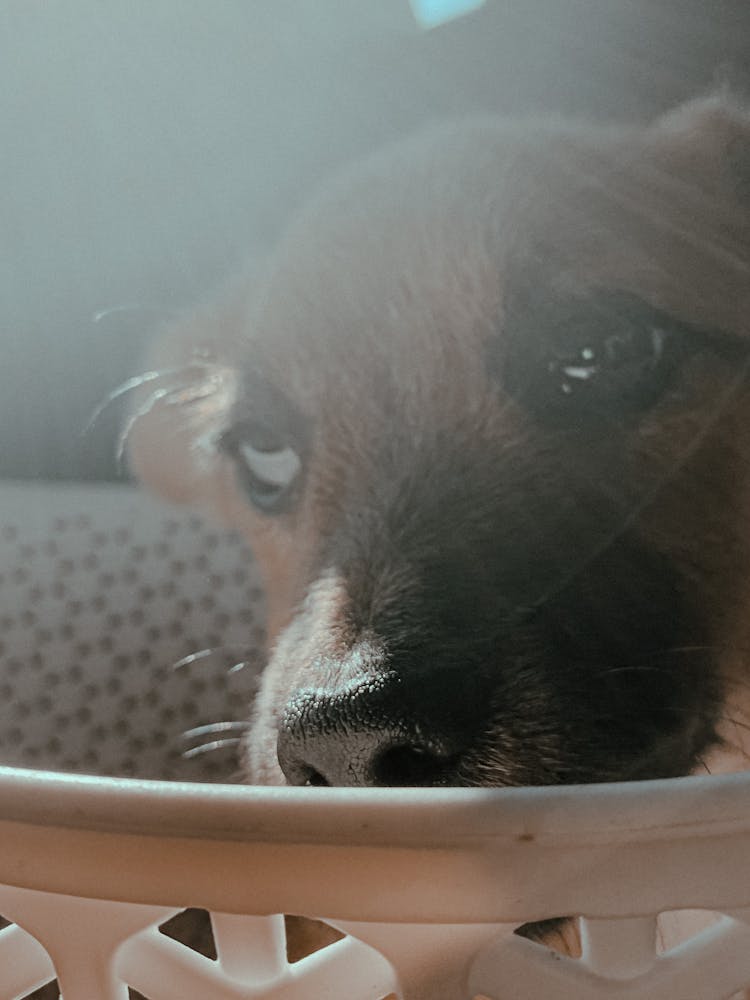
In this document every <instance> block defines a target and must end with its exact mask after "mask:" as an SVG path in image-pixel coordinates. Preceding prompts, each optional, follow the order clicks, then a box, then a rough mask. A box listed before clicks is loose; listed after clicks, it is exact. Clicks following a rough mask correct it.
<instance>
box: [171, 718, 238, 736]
mask: <svg viewBox="0 0 750 1000" xmlns="http://www.w3.org/2000/svg"><path fill="white" fill-rule="evenodd" d="M247 727H248V723H247V722H230V721H227V722H209V723H208V724H207V725H205V726H196V727H195V728H194V729H186V730H185V732H184V733H183V734H182V738H183V739H184V740H191V739H194V738H196V737H198V736H209V735H212V734H213V733H237V732H244V731H245V730H246V729H247Z"/></svg>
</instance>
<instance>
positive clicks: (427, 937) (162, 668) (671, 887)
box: [0, 486, 750, 1000]
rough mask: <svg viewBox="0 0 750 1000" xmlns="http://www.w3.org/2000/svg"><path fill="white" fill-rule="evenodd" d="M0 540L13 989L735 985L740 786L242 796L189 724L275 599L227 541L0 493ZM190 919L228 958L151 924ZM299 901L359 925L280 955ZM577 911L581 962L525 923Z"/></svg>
mask: <svg viewBox="0 0 750 1000" xmlns="http://www.w3.org/2000/svg"><path fill="white" fill-rule="evenodd" d="M0 555H2V561H0V625H1V626H2V629H1V630H0V643H1V644H2V646H1V651H2V658H1V659H0V753H1V754H2V760H3V761H4V762H5V763H6V765H7V766H5V767H1V768H0V913H2V914H3V915H4V917H5V918H6V919H7V920H8V921H10V923H9V925H8V926H6V927H5V928H4V929H3V930H1V931H0V1000H11V998H21V997H28V996H31V995H33V994H34V991H35V990H39V993H38V995H39V996H40V997H41V996H45V997H48V996H53V995H56V991H57V987H54V986H48V987H45V986H44V984H45V983H49V982H50V981H51V980H53V979H55V977H57V980H58V981H59V988H60V989H61V991H62V993H63V995H64V997H65V1000H126V998H127V997H128V996H129V995H130V996H134V995H135V994H134V993H131V992H130V990H132V991H136V990H137V991H138V993H140V994H141V995H142V996H144V997H147V998H148V1000H192V998H196V1000H198V998H200V1000H250V998H253V1000H255V998H258V1000H260V998H263V1000H265V998H268V1000H271V998H273V1000H303V998H304V1000H381V998H382V997H385V996H388V995H393V996H395V997H398V998H406V1000H417V998H423V1000H466V998H469V997H473V996H475V995H480V994H481V995H483V996H486V997H489V998H490V1000H543V998H548V997H549V998H553V997H554V998H555V1000H558V998H559V1000H589V998H595V997H612V998H621V1000H625V998H636V997H637V998H649V1000H668V998H669V1000H719V998H726V997H731V996H734V995H744V994H743V993H741V992H740V991H742V990H744V989H745V988H746V987H747V986H748V984H750V779H749V777H748V776H746V775H743V774H738V775H729V776H725V777H721V778H715V777H712V778H708V777H707V778H688V779H682V780H679V781H672V782H649V783H643V784H631V785H621V786H599V787H588V788H561V789H518V790H506V791H470V790H449V789H448V790H413V789H394V790H364V789H363V790H347V789H286V788H279V789H259V788H247V787H243V786H241V785H238V784H231V782H232V780H233V778H234V763H233V758H232V748H231V747H230V748H228V749H226V750H224V749H222V748H219V749H217V750H216V751H215V752H212V753H206V754H200V755H198V756H195V757H192V758H188V759H184V758H183V757H182V756H181V751H182V749H183V748H184V741H183V740H182V735H181V734H182V733H183V732H184V731H185V730H189V729H194V728H196V727H200V726H203V725H208V724H210V723H213V722H215V721H217V720H221V721H229V722H231V721H241V720H242V719H243V718H245V717H246V716H247V709H248V705H249V703H250V701H251V699H252V696H253V692H254V685H255V677H256V676H257V670H256V669H255V668H257V666H258V664H259V663H260V662H261V661H260V657H261V653H260V647H261V643H262V625H261V623H262V607H261V603H262V602H261V594H260V591H259V589H258V585H257V580H256V579H255V577H254V574H253V569H252V560H251V557H250V555H249V553H247V551H246V550H245V549H244V548H242V547H241V546H240V545H239V544H238V543H237V540H236V539H232V538H227V537H224V536H223V535H221V534H220V533H218V532H216V531H215V530H213V529H212V528H210V527H208V526H206V525H204V524H203V523H202V522H201V521H200V520H198V519H195V518H193V517H192V516H189V515H184V516H179V515H178V516H176V515H175V514H174V512H173V511H167V510H166V509H165V508H163V507H160V506H158V505H156V504H155V503H153V502H151V501H149V500H146V499H145V498H143V497H140V496H137V495H135V494H133V493H132V492H130V491H129V490H127V489H120V488H82V487H65V488H55V489H52V488H50V487H12V486H8V487H3V489H2V490H1V491H0ZM219 647H221V648H219ZM208 648H212V652H211V653H204V654H203V655H200V656H194V657H193V658H192V659H191V658H190V657H191V654H195V653H196V652H197V651H199V650H205V649H208ZM186 658H187V659H186ZM176 663H177V664H181V665H179V666H177V667H176V668H175V667H173V665H174V664H176ZM238 663H245V664H247V666H244V667H243V668H237V669H234V670H232V669H230V668H231V667H233V666H235V665H236V664H238ZM227 731H228V732H230V733H231V732H233V730H227ZM199 735H200V734H199ZM214 736H216V734H215V733H213V732H211V733H209V734H208V736H207V739H209V741H211V740H213V738H214ZM220 737H221V733H219V734H218V738H220ZM45 768H46V769H47V770H45ZM61 771H65V772H66V773H59V772H61ZM56 772H58V773H56ZM77 772H78V773H77ZM80 772H89V773H88V774H85V773H80ZM95 774H99V775H105V777H97V776H94V775H95ZM156 779H161V780H156ZM164 779H169V780H164ZM217 779H222V780H223V781H224V782H225V783H223V784H222V783H207V780H210V781H211V782H216V781H217ZM187 907H200V908H203V909H206V910H209V911H210V912H211V914H212V917H211V920H212V929H213V938H214V941H215V947H216V952H217V958H216V959H211V958H207V957H204V956H203V955H200V954H198V953H197V952H196V951H195V950H193V949H192V948H191V947H189V946H188V944H185V943H180V942H178V941H175V940H174V939H173V938H171V937H167V936H166V935H165V934H163V933H160V931H159V928H160V926H162V925H163V924H164V923H165V922H166V921H168V920H169V919H170V918H171V917H173V916H174V915H175V914H176V913H178V912H179V911H181V910H183V909H185V908H187ZM683 910H692V911H694V910H701V911H714V912H716V913H718V914H720V916H719V917H718V918H716V919H714V918H711V919H706V920H701V919H700V915H699V916H698V918H696V921H695V922H696V923H697V924H699V925H702V928H701V929H700V930H699V931H698V932H697V933H696V934H693V935H692V936H691V934H690V930H689V925H690V923H691V921H693V917H691V918H690V921H685V920H682V921H681V922H680V933H681V934H682V936H683V937H684V936H685V935H687V936H688V939H687V940H685V941H683V942H682V943H680V944H677V945H674V946H672V943H671V939H670V937H669V928H668V927H667V924H668V921H667V920H665V919H662V925H661V930H657V922H656V918H657V915H658V914H663V913H665V912H667V911H683ZM282 913H293V914H303V915H307V916H313V917H320V918H322V919H325V920H326V921H327V922H328V923H330V924H332V925H333V926H335V927H336V928H338V929H340V930H341V931H343V932H344V933H345V936H344V937H343V938H342V939H340V940H338V941H337V942H335V943H334V944H331V945H329V946H327V947H325V948H323V949H321V950H319V951H317V952H315V953H314V954H313V955H310V956H309V957H307V958H304V959H302V960H300V961H297V962H293V963H290V962H289V961H288V959H287V953H286V947H285V938H284V922H283V918H282V917H281V916H279V914H282ZM561 914H566V915H579V916H581V917H582V918H583V919H582V920H581V935H582V945H583V954H582V956H581V957H580V958H570V957H566V956H563V955H561V954H559V953H558V952H556V951H553V950H551V949H549V948H546V947H542V946H540V945H537V944H534V943H532V942H530V941H528V940H525V939H523V938H520V937H518V936H517V935H514V934H513V933H512V931H513V929H514V928H515V927H516V926H518V924H520V923H522V922H525V921H528V920H540V919H543V918H546V917H554V916H559V915H561ZM706 924H708V925H709V926H705V925H706ZM45 990H46V992H45Z"/></svg>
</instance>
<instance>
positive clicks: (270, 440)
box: [220, 424, 302, 513]
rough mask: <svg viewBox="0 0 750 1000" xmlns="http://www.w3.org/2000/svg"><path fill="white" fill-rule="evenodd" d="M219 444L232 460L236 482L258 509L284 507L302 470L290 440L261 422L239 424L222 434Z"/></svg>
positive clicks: (278, 509) (275, 509) (265, 510)
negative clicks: (236, 475) (235, 472)
mask: <svg viewBox="0 0 750 1000" xmlns="http://www.w3.org/2000/svg"><path fill="white" fill-rule="evenodd" d="M220 447H221V450H222V451H224V452H225V453H226V454H227V455H229V456H230V457H231V458H232V459H233V460H234V462H235V465H236V467H237V474H238V476H239V479H240V482H241V483H242V485H243V487H244V488H245V490H246V492H247V494H248V497H249V498H250V500H251V501H252V503H253V504H254V505H255V506H256V507H257V508H258V509H259V510H262V511H264V512H266V513H279V512H280V511H282V510H285V509H288V507H289V502H290V500H291V498H292V497H293V495H294V492H295V486H296V485H297V483H298V480H299V477H300V473H301V470H302V459H301V458H300V455H299V452H298V451H297V450H296V449H295V447H294V446H293V445H292V444H290V443H288V442H287V441H285V440H284V439H282V438H280V437H278V436H277V435H275V434H274V433H273V432H272V431H269V430H268V428H266V427H263V426H262V425H256V426H253V425H249V424H242V425H239V426H236V427H233V428H232V429H231V430H229V431H227V432H226V433H225V434H224V435H223V436H222V438H221V441H220Z"/></svg>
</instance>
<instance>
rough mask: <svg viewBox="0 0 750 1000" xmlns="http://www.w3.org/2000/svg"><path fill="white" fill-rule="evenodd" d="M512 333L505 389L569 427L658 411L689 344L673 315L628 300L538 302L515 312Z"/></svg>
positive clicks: (544, 416)
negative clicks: (596, 419)
mask: <svg viewBox="0 0 750 1000" xmlns="http://www.w3.org/2000/svg"><path fill="white" fill-rule="evenodd" d="M506 335H507V344H508V349H507V354H506V357H505V363H504V382H505V386H506V388H507V389H508V391H509V392H510V393H511V394H512V395H514V396H516V397H517V398H519V400H520V401H521V402H522V403H523V404H524V405H525V406H527V407H529V408H530V409H531V410H532V411H533V412H534V414H535V415H536V416H538V417H540V418H541V419H544V420H549V421H554V422H555V423H559V424H563V425H564V424H565V423H580V421H581V420H582V419H585V418H586V417H587V416H592V417H593V416H599V417H603V418H605V419H607V420H613V419H614V420H617V419H622V418H627V416H628V415H634V414H638V413H640V412H643V411H644V410H646V409H647V408H648V407H650V406H652V405H653V404H654V403H656V401H657V400H658V399H659V397H660V396H661V395H662V393H663V392H664V391H665V389H666V387H667V384H668V382H669V379H670V377H671V376H672V374H673V373H674V371H675V370H676V369H677V367H678V365H679V361H680V358H681V356H682V355H683V353H684V350H685V346H686V340H687V336H684V337H680V336H678V324H677V323H676V322H675V321H674V320H672V319H671V318H670V317H668V316H665V315H664V314H662V313H660V312H659V311H658V310H655V309H653V308H651V307H650V306H647V305H646V304H645V303H643V302H640V300H637V299H634V298H631V297H629V296H624V295H620V296H608V297H607V298H606V299H599V300H597V301H596V302H591V301H589V300H585V301H580V300H579V301H578V302H575V301H574V302H559V301H558V302H556V303H554V304H553V303H550V302H549V301H547V302H545V301H541V302H537V303H533V304H532V305H531V307H530V308H526V309H524V310H523V312H520V313H515V314H513V313H511V315H510V317H509V322H508V329H507V330H506Z"/></svg>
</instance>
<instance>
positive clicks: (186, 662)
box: [172, 646, 224, 670]
mask: <svg viewBox="0 0 750 1000" xmlns="http://www.w3.org/2000/svg"><path fill="white" fill-rule="evenodd" d="M223 648H224V647H223V646H209V647H208V648H207V649H199V650H197V651H196V652H195V653H189V654H188V655H187V656H183V657H182V659H181V660H177V661H176V662H175V663H173V664H172V670H179V669H180V668H181V667H189V666H190V665H191V664H192V663H196V662H197V661H198V660H205V659H207V658H208V657H209V656H211V655H212V654H213V653H218V652H219V651H220V650H222V649H223Z"/></svg>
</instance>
